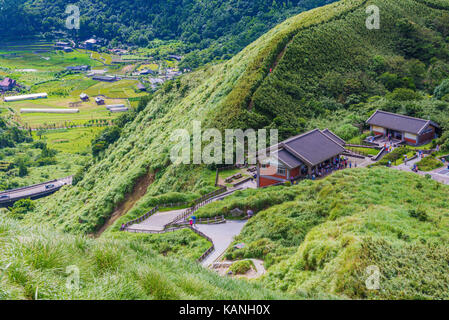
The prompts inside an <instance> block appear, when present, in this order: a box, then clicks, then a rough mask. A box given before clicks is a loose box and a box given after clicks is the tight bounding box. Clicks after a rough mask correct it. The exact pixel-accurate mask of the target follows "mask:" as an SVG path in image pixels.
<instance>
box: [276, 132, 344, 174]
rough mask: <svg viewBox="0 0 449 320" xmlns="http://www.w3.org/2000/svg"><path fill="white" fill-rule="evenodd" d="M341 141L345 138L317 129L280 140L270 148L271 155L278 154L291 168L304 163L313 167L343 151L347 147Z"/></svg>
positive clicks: (280, 159)
mask: <svg viewBox="0 0 449 320" xmlns="http://www.w3.org/2000/svg"><path fill="white" fill-rule="evenodd" d="M329 132H330V131H329ZM329 132H327V133H328V134H329ZM329 135H330V134H329ZM333 135H335V134H332V136H333ZM337 141H338V142H337ZM340 141H343V139H341V138H339V137H338V136H336V135H335V137H332V138H331V137H330V136H328V135H326V134H324V133H323V132H322V131H320V130H319V129H315V130H312V131H309V132H306V133H304V134H301V135H298V136H295V137H292V138H289V139H287V140H285V141H283V142H280V143H279V144H277V145H275V146H272V147H270V148H269V150H270V153H271V155H277V157H278V160H279V161H280V162H282V163H283V164H285V165H286V166H287V167H288V168H290V169H293V168H296V167H299V166H300V165H302V164H306V165H308V166H312V167H313V166H316V165H318V164H320V163H322V162H324V161H326V160H329V159H331V158H332V157H335V156H338V155H339V154H341V153H343V152H344V151H345V148H344V147H343V145H342V144H341V143H340Z"/></svg>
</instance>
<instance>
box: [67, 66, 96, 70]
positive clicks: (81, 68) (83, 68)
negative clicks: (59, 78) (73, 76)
mask: <svg viewBox="0 0 449 320" xmlns="http://www.w3.org/2000/svg"><path fill="white" fill-rule="evenodd" d="M66 69H67V70H69V71H89V70H90V66H88V65H83V66H68V67H66Z"/></svg>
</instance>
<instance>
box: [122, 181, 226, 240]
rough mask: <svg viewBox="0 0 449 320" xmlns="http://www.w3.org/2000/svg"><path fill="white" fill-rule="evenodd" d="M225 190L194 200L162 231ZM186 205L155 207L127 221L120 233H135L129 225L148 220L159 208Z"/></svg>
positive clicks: (183, 203) (179, 203)
mask: <svg viewBox="0 0 449 320" xmlns="http://www.w3.org/2000/svg"><path fill="white" fill-rule="evenodd" d="M226 190H227V188H226V187H222V188H220V189H218V190H215V191H213V192H211V193H208V194H206V195H204V196H202V197H200V198H198V199H196V200H194V203H195V204H194V205H193V207H190V208H188V209H187V210H186V211H184V212H183V213H182V214H180V215H178V216H177V217H176V218H175V219H174V220H173V221H172V222H170V223H168V224H166V225H165V226H164V229H166V228H167V227H168V226H170V225H173V224H175V223H176V222H177V221H179V220H181V219H183V218H185V217H187V216H188V215H190V214H192V213H193V212H195V211H196V210H198V208H201V207H202V206H204V205H206V204H207V203H209V202H211V201H212V198H213V197H215V196H217V195H219V194H222V193H224V192H225V191H226ZM186 204H188V202H178V203H168V204H160V205H157V206H156V207H154V208H153V209H151V210H150V211H148V212H147V213H145V214H144V215H143V216H141V217H139V218H137V219H134V220H131V221H128V222H127V223H125V224H123V225H122V226H121V227H120V231H124V230H127V231H130V232H135V231H131V228H129V226H131V225H133V224H135V223H140V222H142V221H144V220H146V219H148V218H149V217H150V216H152V215H153V214H154V213H156V212H157V211H158V210H159V208H169V207H179V206H182V205H186Z"/></svg>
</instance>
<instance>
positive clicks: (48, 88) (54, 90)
mask: <svg viewBox="0 0 449 320" xmlns="http://www.w3.org/2000/svg"><path fill="white" fill-rule="evenodd" d="M96 83H98V81H95V80H92V79H90V78H87V77H85V76H83V75H82V74H72V75H67V76H65V77H62V78H60V79H51V80H49V81H47V82H44V83H41V84H37V85H34V86H32V87H31V92H35V93H38V92H47V93H48V95H50V96H52V95H56V96H69V95H71V96H73V97H75V98H76V95H74V94H72V92H73V91H77V92H81V91H83V90H86V89H88V88H89V87H91V86H93V85H95V84H96Z"/></svg>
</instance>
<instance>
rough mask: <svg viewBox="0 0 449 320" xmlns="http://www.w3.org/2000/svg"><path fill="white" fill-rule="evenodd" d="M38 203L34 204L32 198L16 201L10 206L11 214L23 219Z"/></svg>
mask: <svg viewBox="0 0 449 320" xmlns="http://www.w3.org/2000/svg"><path fill="white" fill-rule="evenodd" d="M35 207H36V205H35V204H34V201H33V200H31V199H21V200H19V201H16V202H15V203H14V205H13V206H12V207H11V208H9V210H10V213H9V214H10V216H11V217H13V218H16V219H23V217H24V215H25V214H27V213H28V212H29V211H32V210H34V208H35Z"/></svg>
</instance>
